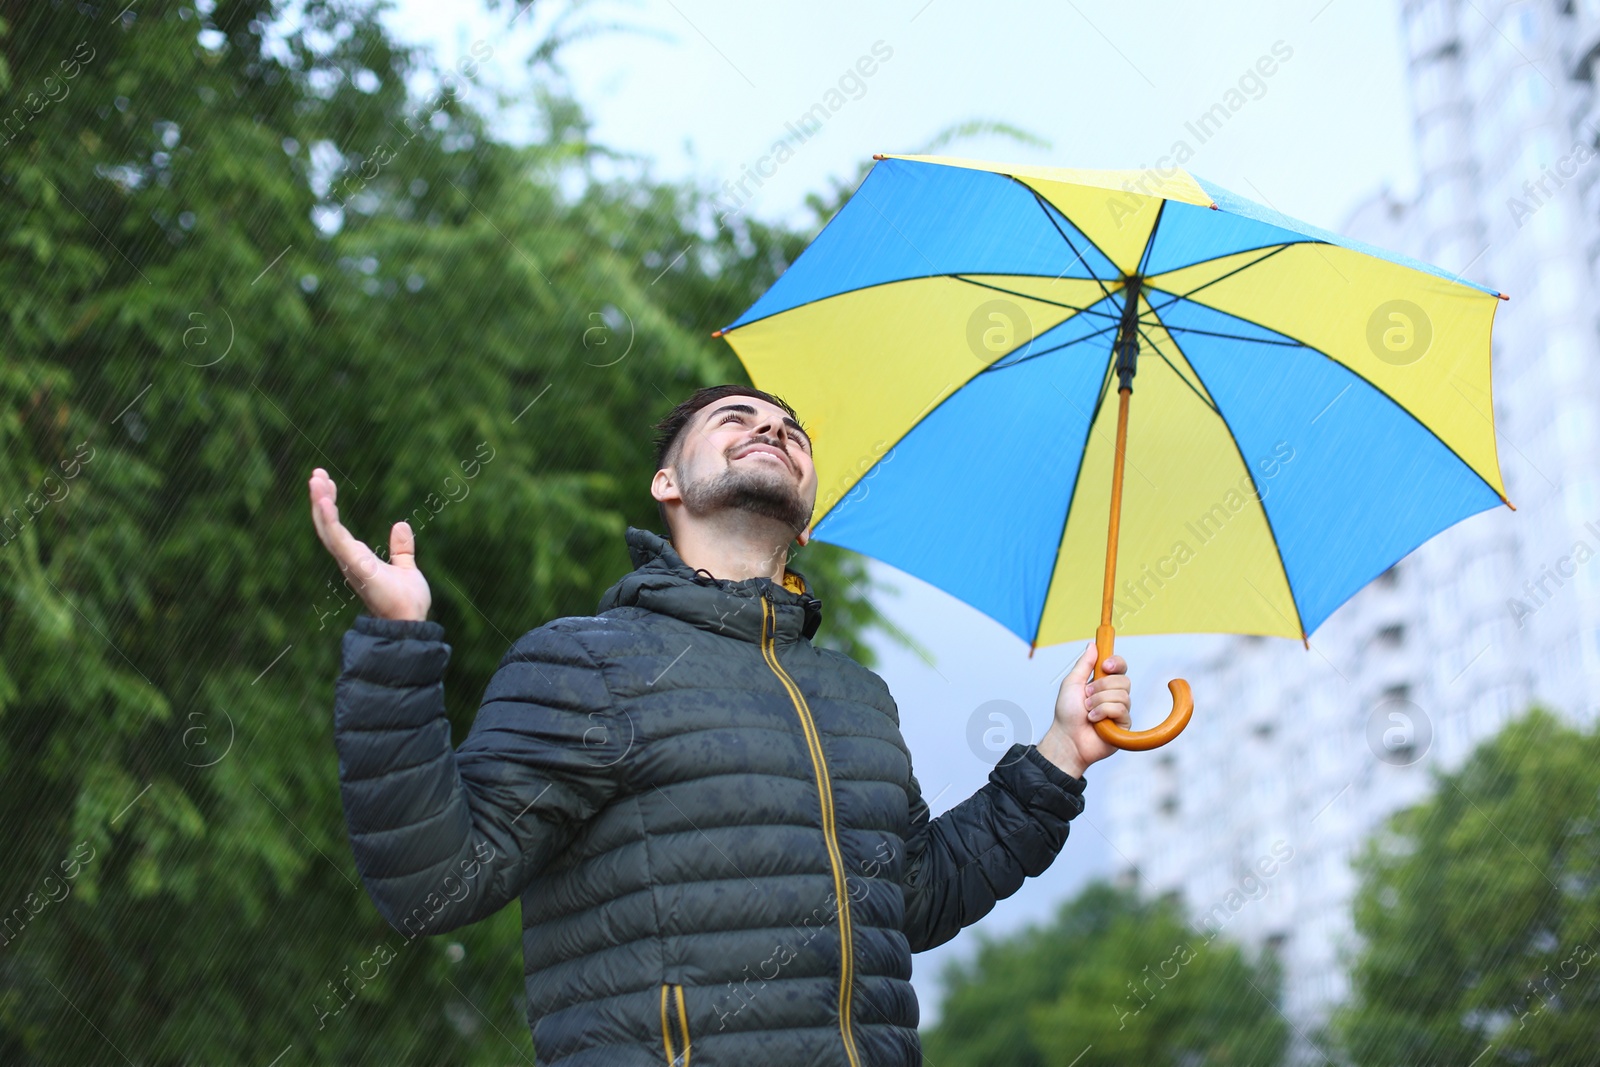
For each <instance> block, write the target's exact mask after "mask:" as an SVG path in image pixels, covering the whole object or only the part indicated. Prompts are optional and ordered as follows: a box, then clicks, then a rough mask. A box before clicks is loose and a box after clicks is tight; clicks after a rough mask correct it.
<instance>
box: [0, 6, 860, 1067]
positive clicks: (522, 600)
mask: <svg viewBox="0 0 1600 1067" xmlns="http://www.w3.org/2000/svg"><path fill="white" fill-rule="evenodd" d="M494 47H495V43H494V42H492V41H490V42H481V41H480V42H475V43H474V44H473V45H472V47H471V48H470V49H469V50H468V52H467V53H465V54H463V55H460V56H446V57H442V58H441V60H440V61H438V62H435V61H434V60H432V59H430V58H429V57H427V56H425V55H421V54H417V53H415V52H413V51H411V50H408V49H405V48H402V47H400V46H398V45H396V44H395V43H394V42H393V41H391V40H390V39H389V37H388V36H387V35H386V33H385V31H384V29H383V27H382V25H381V24H380V23H379V22H378V21H377V19H376V17H375V15H374V13H373V11H372V10H371V4H370V3H365V2H359V0H343V2H341V0H304V2H303V3H301V4H299V5H297V10H296V11H295V12H294V13H293V17H292V18H289V17H286V15H285V12H282V11H279V10H277V9H276V7H275V6H274V4H273V3H272V2H271V0H215V2H214V3H208V2H204V0H202V2H199V3H196V4H193V5H186V4H179V3H163V2H160V0H144V2H141V3H139V4H130V5H126V6H124V5H123V4H120V3H113V4H109V5H95V4H75V3H67V2H62V0H56V2H42V0H39V2H35V0H29V2H26V3H24V2H22V0H5V2H0V90H3V94H4V100H5V108H6V109H7V110H6V111H5V113H4V115H3V116H0V120H3V126H4V129H3V137H4V144H3V146H0V205H3V206H0V210H3V211H4V213H5V217H6V219H7V225H6V227H5V236H4V242H5V243H4V247H3V252H0V279H3V283H4V287H5V291H6V294H7V299H6V301H5V312H4V314H5V324H4V330H5V337H4V358H3V359H0V780H3V782H4V786H3V788H0V819H3V825H4V826H5V827H6V831H5V833H4V841H5V847H4V856H3V862H0V909H3V921H4V922H5V923H6V925H4V929H3V932H0V937H3V942H4V943H3V947H0V1062H5V1063H75V1064H76V1063H108V1062H123V1061H124V1060H125V1059H126V1060H131V1061H133V1062H139V1063H152V1064H161V1063H179V1062H229V1063H233V1062H258V1063H266V1062H270V1061H273V1058H274V1057H275V1056H278V1055H279V1054H280V1053H281V1052H285V1051H290V1050H292V1052H291V1054H290V1056H288V1057H287V1058H286V1059H285V1060H284V1062H308V1061H323V1062H332V1061H337V1062H341V1063H401V1062H417V1061H421V1060H426V1061H428V1062H452V1063H489V1062H511V1061H515V1062H528V1061H531V1058H532V1057H531V1052H530V1045H529V1037H528V1032H527V1027H526V1024H525V1022H524V1021H523V1019H522V1017H521V1010H522V1005H521V1004H520V1000H521V996H522V980H521V951H520V948H521V947H520V936H519V935H520V928H519V921H518V918H519V917H518V914H517V912H518V909H516V908H514V907H513V908H507V909H505V910H503V911H502V912H501V913H500V914H498V915H497V916H495V917H494V918H493V919H491V920H489V921H486V922H484V923H481V924H479V925H478V926H477V927H475V928H471V929H468V930H464V931H461V932H459V934H458V935H455V936H453V938H452V939H450V940H444V939H434V940H424V941H418V942H416V943H407V942H405V941H404V939H403V938H402V937H401V936H400V935H398V934H396V933H395V932H394V931H392V930H391V929H389V928H388V927H387V925H386V924H384V923H383V921H382V920H381V919H380V918H379V917H378V916H377V914H376V912H375V911H374V910H373V908H372V907H371V905H370V904H369V903H368V902H367V900H366V897H365V894H364V892H363V891H362V889H361V887H360V884H359V880H358V879H357V878H356V874H355V870H354V866H353V864H352V862H351V859H350V852H349V845H348V841H347V838H346V833H345V828H344V822H343V814H342V810H341V806H340V800H339V795H338V788H337V783H338V775H337V764H336V757H335V754H334V750H333V745H332V739H331V731H332V726H331V721H330V720H331V707H332V696H333V694H332V689H333V681H334V679H335V678H336V677H337V674H338V664H339V636H340V634H341V633H342V631H343V630H344V628H345V627H346V626H347V625H348V624H349V622H350V620H351V619H352V618H353V617H354V615H355V614H356V612H357V610H358V608H357V601H355V599H354V597H353V594H352V593H351V592H350V590H349V589H348V588H347V587H346V586H345V585H344V584H343V582H342V581H341V580H340V576H339V574H338V572H337V570H336V568H335V567H334V566H333V564H332V563H331V561H330V560H329V559H328V558H327V557H326V555H325V554H324V552H323V551H322V549H321V546H320V545H319V544H318V543H317V541H316V538H315V536H314V534H313V532H312V527H311V523H310V519H309V511H308V505H307V499H306V480H307V478H308V476H309V474H310V471H311V469H312V468H313V467H314V466H322V467H325V468H326V469H327V470H328V471H329V472H330V474H332V476H333V477H334V478H335V479H336V480H337V482H338V483H339V488H340V505H341V510H342V513H343V517H344V519H345V521H346V523H347V524H348V525H349V526H350V527H351V528H352V529H353V530H355V531H356V532H357V533H358V535H361V536H365V537H367V538H369V540H370V541H371V542H373V543H375V544H382V543H384V541H385V539H386V535H387V530H388V527H389V525H390V523H392V522H394V521H396V520H398V519H401V518H407V519H409V520H410V521H411V523H412V525H413V527H414V528H415V529H416V530H417V535H418V545H419V548H418V554H419V561H420V563H421V565H422V567H423V569H424V570H425V572H426V574H427V576H428V578H429V580H430V582H431V584H432V587H433V592H434V605H435V606H434V614H435V617H436V618H438V619H439V620H440V621H441V622H442V623H443V624H444V625H445V628H446V632H447V634H448V635H449V639H450V641H451V642H452V644H453V646H454V649H455V654H454V657H453V659H452V662H451V666H450V671H449V673H448V675H447V678H446V693H447V697H448V702H449V708H450V715H451V718H452V722H453V724H454V728H455V731H456V737H457V740H458V741H459V740H460V738H461V737H462V736H463V735H464V733H465V731H466V729H467V727H468V726H469V725H470V722H471V719H472V716H473V713H474V711H475V709H476V706H477V702H478V700H479V697H480V695H481V692H482V687H483V685H484V684H485V683H486V682H487V680H488V679H489V677H490V675H491V674H492V673H493V670H494V668H495V666H496V664H497V663H498V661H499V659H500V657H501V655H502V654H503V653H504V651H505V649H506V648H507V647H508V646H509V645H510V644H511V642H512V641H513V640H514V639H515V638H516V637H517V636H518V635H519V634H521V633H522V632H524V631H526V630H528V629H531V628H533V627H535V626H537V625H539V624H541V623H542V622H544V621H546V620H547V619H550V618H553V617H557V616H561V615H572V614H589V613H592V612H593V610H594V607H595V604H596V601H597V598H598V596H599V594H600V592H601V591H602V590H603V589H604V588H605V587H606V586H607V585H609V584H610V583H611V582H612V581H614V580H615V579H616V577H617V576H619V575H620V574H622V573H624V572H625V571H627V570H628V569H629V567H630V563H629V561H628V558H627V554H626V550H625V547H624V545H623V543H622V537H621V534H622V531H623V529H624V527H625V526H626V525H628V524H630V523H631V524H634V525H639V526H650V527H653V526H655V525H656V524H657V518H656V512H655V504H654V501H653V500H651V499H650V497H649V495H648V492H647V490H646V486H647V484H648V480H649V475H650V473H651V462H650V460H651V453H650V442H649V424H650V423H651V422H652V421H653V419H654V418H656V417H658V416H659V415H660V414H661V413H663V412H664V411H665V410H666V409H667V408H668V407H670V406H671V405H672V404H673V403H675V402H676V401H677V400H679V399H681V398H682V397H683V396H684V395H685V394H686V393H687V392H688V391H690V390H691V389H692V388H694V387H696V386H699V385H702V384H710V383H713V382H718V381H726V380H741V379H742V378H743V373H742V370H741V369H740V368H739V367H738V365H737V362H736V361H735V360H734V359H733V357H732V356H731V354H730V353H729V352H728V351H727V349H726V347H725V346H723V345H722V343H721V342H717V341H713V340H712V339H711V338H710V336H709V333H710V331H711V329H713V328H715V327H716V326H720V325H722V324H725V323H727V322H729V321H731V320H732V319H733V318H734V317H736V316H737V314H738V313H739V312H740V311H742V310H743V309H744V307H745V306H747V305H748V304H749V303H750V302H751V301H752V300H753V299H754V298H755V297H756V296H757V295H759V293H760V292H761V291H762V289H763V288H764V287H765V286H766V285H767V284H768V283H770V281H771V280H772V278H773V277H775V276H776V273H777V272H778V271H779V270H781V269H782V267H783V265H784V264H785V263H786V262H788V260H790V259H792V258H793V256H794V255H795V254H796V253H797V252H798V251H799V249H800V248H801V247H802V246H803V244H804V240H805V236H806V235H804V234H798V233H791V232H788V231H786V230H783V229H781V228H774V227H769V226H763V225H760V224H758V223H756V222H753V221H749V220H725V221H724V223H723V224H721V225H719V224H718V223H717V222H716V220H715V219H713V218H712V217H711V215H710V213H709V211H708V210H707V209H706V208H705V204H704V197H703V194H702V193H701V192H699V191H698V190H696V189H694V188H690V187H681V186H674V185H670V184H663V183H656V182H651V181H649V180H646V179H645V178H643V177H638V176H635V177H633V178H617V177H614V176H611V177H606V178H604V179H602V178H601V177H599V176H598V175H599V174H600V170H599V168H597V166H596V164H597V161H600V160H611V159H612V158H613V157H611V156H610V155H608V154H607V153H606V152H605V151H604V150H603V149H602V148H601V147H599V146H596V145H594V144H592V143H591V141H590V138H589V135H588V129H587V125H586V121H585V119H584V116H583V113H582V111H581V109H580V108H579V107H578V106H577V105H576V104H575V103H574V102H573V101H571V100H570V99H568V98H566V97H565V96H564V95H563V94H562V93H561V92H560V91H558V89H556V88H554V87H551V88H549V89H548V90H547V91H546V92H544V94H543V95H542V97H541V98H540V100H539V101H538V106H539V108H540V113H541V115H542V119H543V128H544V134H543V136H541V137H540V138H539V139H538V140H537V141H536V142H535V143H533V144H530V145H516V146H514V145H510V144H506V143H503V142H502V141H500V140H498V139H497V138H496V137H495V136H494V134H493V132H492V129H491V120H492V115H487V114H484V113H480V112H479V111H476V110H474V108H473V107H471V106H469V104H468V102H467V101H468V99H469V95H470V93H469V91H468V90H467V86H468V85H470V84H471V83H472V82H473V81H474V79H475V77H476V76H477V73H478V72H479V69H480V68H479V64H480V63H481V62H482V61H483V59H484V57H485V54H486V51H487V52H492V50H493V48H494ZM555 84H556V83H553V82H552V83H551V85H552V86H554V85H555ZM419 86H431V87H432V88H419ZM452 86H453V88H452ZM615 172H616V168H615V167H612V168H610V169H609V170H608V171H607V173H608V174H614V173H615ZM796 565H797V566H798V567H800V569H802V570H804V571H805V572H806V573H807V574H808V576H810V577H811V578H812V580H813V583H814V584H815V585H816V586H817V587H818V589H819V591H820V595H821V596H822V597H823V599H824V601H825V603H826V604H827V605H828V610H829V620H828V623H827V625H826V626H825V627H824V631H823V636H824V637H825V638H827V639H828V640H830V641H831V642H832V643H834V644H835V645H836V647H841V648H843V649H844V650H846V651H848V652H851V653H852V654H854V655H856V656H857V657H858V658H861V659H863V660H866V661H868V662H870V654H869V653H868V652H867V649H866V646H864V645H863V644H862V643H861V641H860V634H861V632H862V630H863V629H864V627H866V626H867V625H870V624H872V623H873V622H874V621H875V620H876V616H875V614H874V613H873V611H872V609H871V607H870V605H869V603H868V600H867V594H868V593H869V592H870V589H869V588H868V581H867V577H866V572H865V569H864V566H863V564H862V561H861V560H860V559H859V558H858V557H854V556H851V555H849V554H846V553H843V552H841V551H838V550H836V549H832V548H830V547H828V546H823V545H813V546H811V547H809V548H807V549H806V550H805V552H804V554H803V555H802V556H801V557H800V558H799V559H798V560H797V563H796Z"/></svg>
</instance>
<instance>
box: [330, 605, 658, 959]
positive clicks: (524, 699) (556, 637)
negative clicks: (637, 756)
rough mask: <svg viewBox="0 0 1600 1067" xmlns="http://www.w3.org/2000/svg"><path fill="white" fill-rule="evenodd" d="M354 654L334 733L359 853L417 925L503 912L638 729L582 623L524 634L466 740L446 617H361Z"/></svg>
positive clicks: (596, 795)
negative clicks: (453, 685)
mask: <svg viewBox="0 0 1600 1067" xmlns="http://www.w3.org/2000/svg"><path fill="white" fill-rule="evenodd" d="M342 654H343V667H342V671H341V673H340V676H339V681H338V686H337V690H336V696H335V707H334V745H335V747H336V748H337V749H338V753H339V794H340V797H341V799H342V801H343V804H344V813H345V823H346V825H347V827H348V829H349V832H350V845H351V850H352V852H353V853H354V855H355V862H356V868H357V869H358V870H359V871H360V872H361V879H362V882H363V883H364V884H365V885H366V889H367V893H368V895H370V896H371V897H372V901H373V903H374V904H375V905H376V906H377V909H378V912H379V914H381V915H382V916H383V918H384V919H385V920H386V921H387V922H388V923H389V925H390V926H393V927H394V928H395V929H396V930H398V931H400V932H401V933H404V934H406V935H407V936H408V937H416V936H418V935H419V934H438V933H444V932H445V931H447V930H453V929H455V928H456V927H459V926H464V925H466V924H468V923H472V922H476V921H477V920H479V919H482V918H484V917H486V916H488V915H491V914H493V913H494V912H495V911H497V910H499V909H500V908H501V907H503V906H504V905H505V904H506V902H507V901H509V900H511V899H512V898H513V897H515V896H517V895H518V894H519V893H520V892H521V891H522V890H523V889H524V888H525V887H526V885H527V883H528V881H529V880H530V879H531V878H532V877H533V876H534V875H535V874H537V873H538V872H539V871H540V870H542V869H543V868H544V867H545V866H546V865H547V864H548V863H549V862H550V861H551V859H552V858H553V857H555V856H556V855H558V854H559V853H560V852H561V851H562V849H564V848H565V847H566V846H567V845H568V843H570V842H571V840H572V839H573V837H575V836H576V834H577V833H578V831H579V830H580V829H581V828H582V826H583V824H584V822H585V821H586V820H588V819H589V818H590V817H591V816H592V815H594V813H595V812H596V811H598V810H600V809H601V808H602V807H604V806H605V805H606V804H607V803H608V802H609V801H610V799H611V798H612V796H614V795H615V793H616V790H617V783H618V780H619V778H620V774H621V769H620V766H619V765H620V763H621V759H622V756H623V755H624V753H625V749H623V748H622V747H621V745H622V743H623V742H624V741H625V740H626V739H627V738H626V731H622V732H620V734H619V731H618V729H616V727H615V724H613V722H612V721H611V720H612V715H613V709H612V701H611V699H610V692H609V690H608V689H607V687H606V682H605V678H604V675H603V673H602V669H601V667H600V666H599V664H597V663H596V662H595V661H594V659H593V658H592V657H591V656H590V655H589V654H588V653H587V652H586V651H585V650H584V649H583V647H582V646H581V645H580V644H579V642H578V639H577V638H576V637H575V636H574V635H573V634H571V633H569V632H564V631H562V630H557V629H553V628H551V627H550V626H548V625H547V626H544V627H541V628H539V629H537V630H534V631H532V632H530V633H528V634H525V635H523V636H522V637H521V638H519V639H518V640H517V642H516V643H515V644H514V645H512V647H511V649H510V650H509V651H508V652H507V653H506V654H505V656H504V657H503V658H502V659H501V661H500V666H499V669H498V670H496V672H495V674H494V677H493V679H491V681H490V682H489V686H488V689H487V690H486V692H485V693H484V696H483V702H482V704H481V705H480V707H479V709H478V714H477V718H476V719H475V720H474V721H473V724H472V729H471V731H470V732H469V734H468V736H467V738H466V739H465V740H464V741H463V742H462V744H461V747H460V748H459V749H452V748H451V745H450V723H449V720H448V719H447V718H446V717H445V708H444V683H443V681H442V679H443V676H444V670H445V666H446V664H448V663H449V662H450V646H449V645H447V644H445V643H444V627H442V626H441V625H440V624H439V623H437V622H432V621H425V622H411V621H399V620H393V619H377V618H373V617H372V616H368V615H361V616H358V617H357V618H356V621H355V624H354V625H353V627H352V628H351V629H350V630H349V631H347V632H346V633H345V635H344V643H343V649H342Z"/></svg>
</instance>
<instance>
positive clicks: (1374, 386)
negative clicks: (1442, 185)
mask: <svg viewBox="0 0 1600 1067" xmlns="http://www.w3.org/2000/svg"><path fill="white" fill-rule="evenodd" d="M1324 243H1326V242H1324ZM1285 247H1287V246H1285ZM1257 262H1259V260H1258V261H1257ZM1220 280H1221V279H1220V278H1219V279H1218V281H1220ZM1174 302H1175V301H1169V302H1167V303H1166V304H1163V305H1161V306H1162V307H1163V308H1165V307H1171V306H1172V304H1173V303H1174ZM1200 306H1201V307H1204V308H1207V309H1208V310H1211V311H1215V312H1216V313H1217V314H1220V315H1227V314H1228V313H1227V312H1225V311H1218V310H1217V309H1216V308H1212V307H1210V305H1207V304H1201V305H1200ZM1229 317H1230V318H1239V319H1240V321H1244V322H1248V321H1249V320H1248V319H1243V318H1241V317H1240V316H1238V315H1232V316H1229ZM1160 325H1161V327H1162V329H1164V330H1167V331H1168V334H1169V335H1170V334H1171V331H1173V330H1182V329H1185V328H1184V327H1181V326H1168V325H1167V324H1166V323H1164V322H1163V323H1160ZM1262 329H1266V327H1262ZM1189 332H1190V333H1201V334H1203V333H1205V331H1204V330H1190V331H1189ZM1273 332H1275V333H1276V332H1279V331H1273ZM1217 336H1220V337H1225V338H1228V339H1230V340H1237V341H1242V342H1245V343H1247V344H1271V345H1278V346H1280V347H1287V348H1298V349H1301V350H1302V351H1305V352H1312V353H1315V354H1316V355H1318V356H1321V357H1322V358H1323V359H1325V360H1327V361H1328V362H1329V363H1334V364H1337V365H1338V366H1340V367H1343V368H1344V369H1345V370H1346V371H1348V372H1349V373H1350V374H1351V375H1352V376H1354V377H1355V379H1356V380H1357V381H1359V382H1360V383H1361V384H1363V385H1365V386H1367V387H1368V388H1369V389H1371V390H1372V391H1373V392H1375V393H1377V394H1378V395H1379V396H1381V397H1383V398H1384V399H1385V400H1387V401H1389V403H1391V404H1393V405H1394V406H1395V407H1396V408H1398V409H1399V410H1400V411H1402V412H1404V413H1405V414H1406V416H1407V417H1408V418H1410V419H1411V420H1412V421H1413V422H1415V423H1416V424H1417V425H1418V426H1419V427H1421V429H1422V432H1423V433H1425V434H1427V435H1428V436H1429V437H1432V438H1433V439H1434V440H1435V441H1437V442H1439V447H1441V448H1443V449H1444V450H1445V451H1446V452H1449V453H1450V454H1451V455H1452V456H1454V457H1455V458H1456V459H1458V460H1460V461H1461V465H1462V466H1463V467H1466V468H1467V470H1469V471H1471V472H1472V473H1473V474H1474V475H1475V476H1476V477H1477V479H1478V480H1479V481H1480V482H1482V483H1483V484H1484V486H1485V487H1487V488H1488V490H1489V491H1490V492H1491V493H1493V494H1494V495H1495V496H1497V497H1499V498H1500V500H1501V501H1502V502H1503V503H1506V504H1509V503H1510V501H1509V500H1507V499H1506V495H1505V493H1503V492H1501V491H1500V490H1499V489H1496V488H1495V487H1494V485H1493V484H1491V483H1490V481H1489V479H1487V478H1485V477H1484V476H1483V475H1482V474H1481V473H1479V472H1478V469H1477V468H1476V467H1474V466H1473V465H1472V464H1471V463H1468V462H1467V460H1466V457H1464V456H1463V455H1462V454H1461V453H1460V452H1459V451H1457V450H1456V447H1455V446H1454V445H1452V444H1451V443H1450V442H1448V441H1446V440H1445V439H1444V438H1443V437H1440V436H1439V432H1438V431H1437V430H1435V429H1434V428H1433V427H1432V426H1429V425H1428V424H1427V423H1425V422H1423V421H1422V419H1421V418H1420V417H1419V416H1418V415H1417V413H1416V412H1414V411H1412V410H1411V409H1410V408H1408V407H1406V406H1405V405H1404V404H1402V403H1400V401H1399V400H1396V399H1395V398H1394V397H1393V396H1391V395H1390V394H1389V392H1388V390H1386V389H1384V388H1383V387H1382V386H1380V385H1379V384H1378V383H1377V382H1375V381H1373V380H1372V379H1371V378H1368V377H1367V376H1366V375H1365V374H1362V373H1361V372H1360V371H1358V370H1356V369H1355V368H1354V367H1352V366H1350V365H1349V364H1348V363H1345V362H1344V361H1343V360H1339V359H1335V358H1334V357H1333V356H1331V355H1329V354H1328V353H1326V352H1324V351H1323V350H1322V349H1320V348H1318V347H1317V346H1316V345H1313V344H1308V343H1307V342H1305V341H1302V340H1300V339H1299V338H1297V337H1295V336H1294V335H1293V334H1287V333H1286V334H1282V336H1284V337H1287V338H1288V339H1289V341H1288V343H1287V344H1286V343H1285V342H1283V341H1264V340H1261V339H1258V338H1254V337H1234V336H1233V335H1232V334H1218V335H1217ZM1172 343H1173V344H1174V345H1178V339H1177V338H1175V337H1174V338H1173V339H1172ZM1178 351H1179V352H1182V351H1183V346H1181V345H1178ZM1184 361H1185V362H1187V363H1189V366H1191V367H1194V363H1193V362H1191V361H1189V359H1188V357H1187V356H1185V357H1184ZM1194 376H1195V377H1196V378H1198V379H1200V384H1201V385H1205V379H1203V378H1200V368H1198V367H1194ZM1208 391H1209V390H1208ZM1458 391H1459V390H1458ZM1473 410H1474V411H1477V408H1476V407H1474V408H1473ZM1218 414H1221V413H1220V412H1219V413H1218ZM1478 415H1479V416H1480V417H1483V418H1488V416H1486V415H1484V414H1483V412H1482V411H1478ZM1490 425H1491V426H1493V420H1490ZM1230 432H1231V431H1230ZM1497 432H1498V431H1497ZM1263 510H1265V509H1263ZM1296 610H1299V609H1298V608H1296Z"/></svg>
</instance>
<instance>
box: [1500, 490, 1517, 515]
mask: <svg viewBox="0 0 1600 1067" xmlns="http://www.w3.org/2000/svg"><path fill="white" fill-rule="evenodd" d="M1500 502H1501V503H1503V504H1504V505H1505V506H1506V507H1508V508H1510V509H1511V510H1512V511H1516V510H1517V506H1516V505H1515V504H1513V503H1512V502H1511V500H1510V498H1508V497H1507V496H1506V495H1505V494H1504V493H1501V494H1500Z"/></svg>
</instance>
